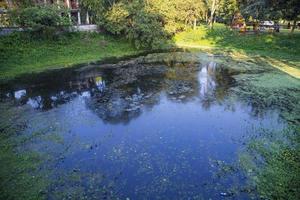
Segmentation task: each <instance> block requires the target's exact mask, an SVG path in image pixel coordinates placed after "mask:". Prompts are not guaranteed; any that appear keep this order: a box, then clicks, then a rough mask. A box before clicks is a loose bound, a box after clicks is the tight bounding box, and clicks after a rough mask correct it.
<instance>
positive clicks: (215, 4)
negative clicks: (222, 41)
mask: <svg viewBox="0 0 300 200" xmlns="http://www.w3.org/2000/svg"><path fill="white" fill-rule="evenodd" d="M220 2H221V1H220V0H206V4H207V7H208V8H209V13H210V17H209V27H210V28H211V29H213V26H214V22H215V14H216V11H217V10H218V8H219V6H220Z"/></svg>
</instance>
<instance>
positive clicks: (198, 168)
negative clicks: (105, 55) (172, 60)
mask: <svg viewBox="0 0 300 200" xmlns="http://www.w3.org/2000/svg"><path fill="white" fill-rule="evenodd" d="M57 79H58V80H60V81H49V80H40V81H36V82H35V83H34V84H27V85H25V86H24V87H23V88H22V87H21V86H19V85H18V86H15V87H16V88H17V89H16V88H14V86H10V87H7V91H6V92H5V94H4V95H3V96H5V97H3V98H8V99H14V101H15V103H16V105H18V106H30V107H31V111H30V113H31V114H30V115H29V114H28V115H29V116H31V117H32V118H31V120H29V121H28V125H27V127H28V128H27V129H26V130H25V132H27V133H30V132H32V131H33V130H36V129H42V128H44V129H49V127H51V128H50V129H49V130H51V131H53V130H55V131H56V132H58V133H59V136H60V137H62V138H63V141H64V142H63V143H62V144H60V145H59V144H57V145H53V144H44V143H43V142H40V143H39V142H36V143H35V144H33V145H32V146H31V148H36V149H39V150H40V151H48V152H51V153H54V154H57V155H60V157H61V159H58V160H56V161H53V162H55V163H52V164H53V166H55V171H56V172H55V173H54V180H55V179H57V180H59V179H64V181H65V183H64V184H63V186H60V187H57V186H53V188H52V189H51V191H52V192H53V193H55V192H58V191H64V190H68V189H69V188H72V187H74V183H73V182H72V180H69V179H68V178H67V177H66V176H65V175H66V174H68V173H76V174H77V175H78V176H80V177H82V178H81V179H80V180H81V181H80V182H76V183H77V184H79V185H81V186H82V187H83V188H85V191H86V193H87V195H88V196H89V197H90V198H91V199H92V198H94V197H95V199H97V198H98V199H99V198H104V197H105V198H107V199H114V198H117V197H118V198H120V199H126V198H130V199H201V198H204V199H209V198H212V199H223V198H224V195H230V194H229V193H228V191H229V190H230V189H232V188H235V187H238V188H239V187H240V188H242V186H243V185H244V184H245V180H244V179H243V175H242V173H241V172H239V171H237V170H229V171H226V172H224V171H223V170H222V167H224V166H223V165H224V164H225V163H227V164H234V163H236V160H237V158H238V152H239V151H240V150H241V149H242V148H243V142H244V139H243V138H245V137H247V135H249V134H255V130H256V129H255V128H260V127H264V128H275V129H278V128H281V127H283V126H284V125H283V124H282V123H281V122H280V120H279V117H278V114H277V113H276V112H271V111H267V112H265V111H264V113H265V114H264V116H263V117H259V118H258V117H255V116H254V115H252V114H251V112H252V110H253V108H252V107H251V106H250V105H249V104H248V102H243V101H242V100H239V99H238V98H237V97H234V96H233V95H232V91H231V88H232V87H235V84H236V83H235V80H234V79H233V78H232V77H231V76H230V75H229V74H228V72H227V71H226V70H223V69H221V67H219V65H218V64H216V63H215V62H207V63H204V64H201V65H194V66H189V67H167V66H164V65H156V66H152V65H147V66H143V67H141V66H129V67H123V68H114V69H103V70H101V69H92V70H87V71H80V72H72V76H70V77H68V78H66V79H64V80H61V79H59V78H57ZM33 110H34V111H33ZM28 112H29V111H28ZM32 113H33V114H32ZM49 132H50V131H49ZM45 145H46V146H47V145H48V146H47V148H45ZM66 147H67V148H66ZM45 149H47V150H45ZM62 177H64V178H62ZM73 181H74V180H73ZM91 185H93V188H92V189H91V188H90V186H91ZM96 188H99V189H100V191H101V192H100V193H99V191H98V190H96ZM240 188H239V189H240ZM103 191H104V192H103ZM49 198H50V199H51V198H54V197H53V196H52V194H49ZM234 198H237V199H247V198H248V196H247V194H245V193H242V192H241V193H239V192H238V193H237V194H235V196H234Z"/></svg>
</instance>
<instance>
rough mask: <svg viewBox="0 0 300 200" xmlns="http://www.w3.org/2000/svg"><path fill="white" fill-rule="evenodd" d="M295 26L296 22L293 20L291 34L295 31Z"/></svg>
mask: <svg viewBox="0 0 300 200" xmlns="http://www.w3.org/2000/svg"><path fill="white" fill-rule="evenodd" d="M296 26H297V20H294V23H293V27H292V30H291V33H294V30H295V29H296Z"/></svg>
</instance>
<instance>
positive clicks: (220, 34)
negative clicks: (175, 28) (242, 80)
mask: <svg viewBox="0 0 300 200" xmlns="http://www.w3.org/2000/svg"><path fill="white" fill-rule="evenodd" d="M174 42H175V44H176V45H178V46H181V47H192V48H193V47H194V48H197V47H198V48H207V49H212V48H213V49H221V50H223V51H224V50H228V51H236V52H239V53H241V54H244V55H259V56H267V57H270V58H273V59H279V60H281V61H284V62H288V63H289V65H293V66H296V67H298V68H300V55H299V52H300V46H299V45H298V44H299V43H300V31H298V30H297V31H296V32H295V33H294V34H290V33H287V32H286V31H284V30H282V32H281V33H276V34H270V33H260V34H241V33H238V32H236V31H232V30H230V29H229V28H227V27H225V26H224V25H222V24H216V25H215V27H214V30H210V29H208V28H207V27H206V26H199V27H198V28H197V29H196V30H189V31H185V32H182V33H179V34H177V35H176V36H175V37H174Z"/></svg>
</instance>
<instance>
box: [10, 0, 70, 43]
mask: <svg viewBox="0 0 300 200" xmlns="http://www.w3.org/2000/svg"><path fill="white" fill-rule="evenodd" d="M11 19H12V21H13V22H14V23H15V24H17V25H19V26H21V27H24V28H27V29H29V30H30V31H31V32H33V33H37V34H38V35H39V37H40V36H43V35H46V36H52V35H53V34H55V33H56V31H57V30H59V29H61V28H62V27H63V26H69V25H71V22H70V20H69V17H68V11H67V10H66V9H63V8H58V7H57V6H55V5H47V6H34V7H26V8H20V9H17V10H14V11H12V12H11Z"/></svg>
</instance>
